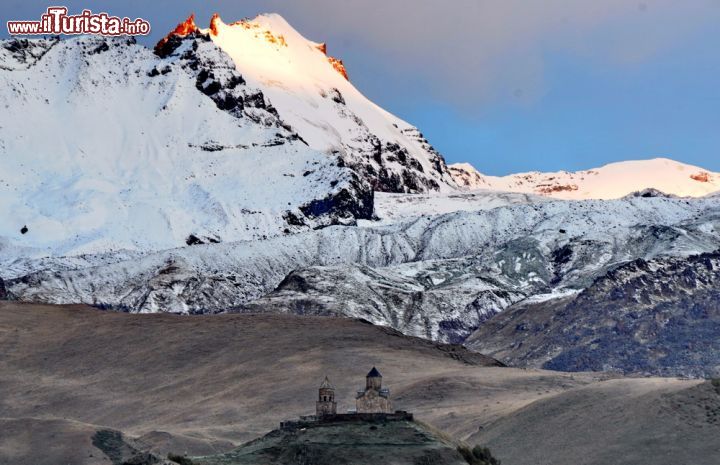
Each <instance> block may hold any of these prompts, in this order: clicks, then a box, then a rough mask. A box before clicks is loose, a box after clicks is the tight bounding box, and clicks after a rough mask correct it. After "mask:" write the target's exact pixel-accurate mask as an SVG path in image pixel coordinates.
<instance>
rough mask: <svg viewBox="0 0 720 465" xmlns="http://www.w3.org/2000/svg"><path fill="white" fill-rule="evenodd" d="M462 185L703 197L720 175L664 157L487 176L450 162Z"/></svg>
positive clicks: (557, 194)
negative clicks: (571, 169) (578, 168)
mask: <svg viewBox="0 0 720 465" xmlns="http://www.w3.org/2000/svg"><path fill="white" fill-rule="evenodd" d="M449 169H450V172H451V173H452V176H453V178H454V179H455V182H456V183H457V184H458V185H459V186H461V187H462V188H464V189H469V190H475V189H489V190H495V191H503V192H521V193H528V194H536V195H544V196H549V197H553V198H557V199H575V200H578V199H617V198H620V197H623V196H625V195H628V194H631V193H633V192H639V191H643V190H645V189H655V190H658V191H660V192H663V193H665V194H670V195H677V196H679V197H702V196H705V195H708V194H711V193H713V192H716V191H718V190H720V173H713V172H710V171H708V170H705V169H703V168H700V167H697V166H692V165H687V164H685V163H680V162H677V161H674V160H669V159H667V158H655V159H652V160H638V161H624V162H618V163H611V164H609V165H605V166H603V167H600V168H594V169H590V170H585V171H577V172H569V171H558V172H555V173H541V172H537V171H534V172H529V173H519V174H511V175H508V176H501V177H498V176H487V175H484V174H482V173H480V172H479V171H477V170H476V169H475V168H474V167H473V166H472V165H470V164H469V163H456V164H452V165H450V166H449Z"/></svg>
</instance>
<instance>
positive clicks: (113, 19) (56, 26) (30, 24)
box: [7, 6, 150, 36]
mask: <svg viewBox="0 0 720 465" xmlns="http://www.w3.org/2000/svg"><path fill="white" fill-rule="evenodd" d="M7 28H8V33H10V34H11V35H44V34H53V35H56V34H65V35H77V34H95V35H101V36H136V35H141V36H144V35H148V34H150V23H149V22H148V21H146V20H144V19H142V18H136V19H130V18H120V17H117V16H110V15H109V14H107V13H93V12H92V11H90V10H83V11H82V13H80V14H79V15H68V9H67V7H64V6H51V7H48V9H47V11H46V12H45V14H44V15H42V16H41V17H40V20H39V21H8V22H7Z"/></svg>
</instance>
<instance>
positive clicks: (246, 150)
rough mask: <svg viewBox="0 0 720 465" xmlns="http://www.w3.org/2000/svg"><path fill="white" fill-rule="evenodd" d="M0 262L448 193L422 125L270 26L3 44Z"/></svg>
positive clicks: (295, 222)
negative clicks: (400, 195)
mask: <svg viewBox="0 0 720 465" xmlns="http://www.w3.org/2000/svg"><path fill="white" fill-rule="evenodd" d="M0 104H2V105H3V107H4V110H5V111H3V113H2V114H1V115H0V160H1V161H2V163H0V256H1V257H2V259H3V261H6V262H7V261H8V260H11V259H14V258H23V259H27V258H28V257H43V256H70V255H74V256H77V255H81V254H103V253H114V252H117V251H120V250H123V251H126V252H127V251H130V252H132V251H135V252H138V253H144V252H147V251H153V250H161V249H167V248H172V247H178V246H184V245H185V244H189V245H191V244H197V243H208V242H218V241H237V240H251V239H262V238H266V237H272V236H277V235H282V234H289V233H294V232H297V231H301V230H306V229H310V228H316V227H321V226H326V225H328V224H354V223H355V221H356V220H357V219H361V218H365V219H369V218H371V217H372V215H373V195H372V191H373V189H376V190H387V191H390V192H425V191H428V190H451V189H452V188H453V187H452V186H454V184H453V181H452V179H451V177H450V175H449V173H448V172H447V169H446V167H445V163H444V161H443V159H442V157H441V156H440V155H439V154H438V153H437V152H435V151H434V149H432V147H431V146H430V145H429V144H428V143H427V141H425V140H424V139H423V138H422V136H421V135H420V133H419V132H418V131H417V129H415V128H413V127H411V126H410V125H408V124H407V123H405V122H403V121H401V120H400V119H398V118H395V117H394V116H392V115H390V114H389V113H387V112H385V111H384V110H382V109H381V108H379V107H378V106H377V105H375V104H373V103H372V102H370V101H369V100H367V99H366V98H365V97H363V96H362V94H360V92H358V91H357V90H356V89H355V88H354V87H353V85H352V84H351V83H350V82H349V81H348V80H347V79H346V77H345V76H344V74H343V68H342V63H341V62H340V61H339V60H335V59H334V58H331V57H328V56H326V55H325V53H324V46H321V44H316V43H314V42H310V41H308V40H306V39H304V38H303V37H302V36H301V35H300V34H299V33H297V32H296V31H295V30H294V29H292V27H290V26H289V25H288V24H287V23H286V22H285V21H284V20H283V19H282V18H281V17H279V16H277V15H265V16H259V17H258V18H256V19H255V20H252V21H251V20H245V21H240V22H237V23H233V24H232V25H226V24H224V23H223V22H222V21H221V20H220V19H219V18H218V17H214V18H213V20H212V22H211V25H210V28H208V29H204V30H200V29H198V28H197V27H196V26H195V25H194V23H193V21H192V18H190V19H189V20H188V21H187V22H185V23H181V24H180V25H179V26H178V28H177V29H176V30H175V31H173V32H172V33H171V34H170V35H169V36H168V38H166V39H163V41H161V43H160V44H158V46H157V47H156V49H155V51H153V50H150V49H148V48H146V47H144V46H141V45H138V44H137V43H135V41H134V40H132V39H121V38H101V37H79V38H71V39H67V40H58V39H48V40H46V39H37V40H27V39H13V40H6V41H2V42H0Z"/></svg>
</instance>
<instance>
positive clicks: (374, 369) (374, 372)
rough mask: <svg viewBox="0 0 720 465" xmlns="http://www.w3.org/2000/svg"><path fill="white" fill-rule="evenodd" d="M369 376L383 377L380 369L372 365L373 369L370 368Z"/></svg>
mask: <svg viewBox="0 0 720 465" xmlns="http://www.w3.org/2000/svg"><path fill="white" fill-rule="evenodd" d="M367 378H382V375H381V374H380V372H379V371H378V369H377V368H375V367H372V370H370V373H368V374H367Z"/></svg>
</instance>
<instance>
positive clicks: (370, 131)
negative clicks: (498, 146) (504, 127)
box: [156, 14, 454, 192]
mask: <svg viewBox="0 0 720 465" xmlns="http://www.w3.org/2000/svg"><path fill="white" fill-rule="evenodd" d="M188 35H200V36H207V37H209V38H210V40H212V42H213V43H214V44H215V45H216V46H218V47H219V48H220V49H221V50H222V51H224V52H225V53H227V54H228V56H230V58H231V59H232V60H233V62H234V63H235V66H236V68H237V70H238V72H239V73H240V74H241V75H242V76H243V78H244V79H245V80H246V81H247V83H248V84H249V85H250V86H252V87H255V88H259V89H262V91H263V93H264V95H266V96H267V98H268V99H269V101H270V102H271V104H272V105H273V107H274V108H275V109H277V112H278V114H279V115H280V118H281V119H282V121H283V122H285V123H287V124H288V125H289V126H290V127H291V128H292V130H293V131H294V132H296V133H297V134H298V135H299V136H300V137H301V138H302V140H303V141H305V142H307V144H308V145H309V146H310V147H312V148H315V149H317V150H320V151H322V152H329V153H333V154H336V155H337V156H339V157H340V158H342V160H343V161H344V162H345V163H346V164H347V165H348V166H350V167H352V168H353V169H354V170H355V171H356V172H358V173H360V174H361V176H362V177H363V178H365V179H368V180H369V181H370V182H371V184H372V186H373V188H375V189H376V190H379V191H383V192H426V191H428V190H444V191H447V190H450V189H452V188H453V187H454V182H453V179H452V176H450V174H449V173H448V171H447V167H446V166H445V161H444V160H443V158H442V156H441V155H440V154H439V153H438V152H437V151H435V149H434V148H433V147H432V146H431V145H430V144H429V143H428V141H427V140H426V139H425V138H424V137H423V136H422V134H421V133H420V131H418V129H417V128H415V127H413V126H411V125H409V124H408V123H406V122H405V121H402V120H401V119H399V118H397V117H395V116H393V115H391V114H390V113H388V112H387V111H385V110H383V109H382V108H380V107H379V106H377V105H376V104H374V103H373V102H371V101H370V100H368V99H367V98H366V97H365V96H364V95H362V94H361V93H360V92H359V91H358V90H357V89H356V88H355V86H353V84H352V83H351V81H350V77H349V76H348V72H347V70H346V69H345V66H344V64H343V62H342V61H341V60H339V59H336V58H334V57H332V56H329V55H328V54H327V45H326V44H324V43H318V42H313V41H310V40H308V39H306V38H305V37H303V36H302V35H301V34H300V33H298V32H297V31H296V30H295V29H293V27H292V26H290V25H289V24H288V23H287V22H286V21H285V20H284V19H283V18H282V17H281V16H280V15H277V14H264V15H260V16H257V17H256V18H254V19H244V20H241V21H236V22H233V23H231V24H226V23H225V22H223V21H222V19H221V18H220V17H219V16H218V15H215V16H213V17H212V19H211V20H210V26H209V27H208V28H207V29H200V28H198V27H197V26H196V24H195V21H194V17H193V16H191V17H189V18H188V19H187V20H186V21H185V22H184V23H181V24H179V25H178V27H177V28H176V29H175V31H173V32H172V33H171V34H170V35H169V36H168V37H167V38H166V39H164V40H163V41H161V42H160V43H159V44H158V46H157V47H156V50H157V51H158V53H159V54H160V55H167V54H170V53H175V51H174V48H175V46H176V44H178V43H180V41H177V40H174V39H175V38H182V37H187V36H188Z"/></svg>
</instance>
